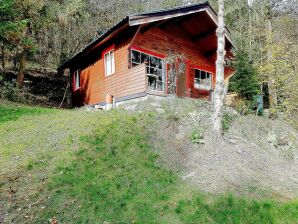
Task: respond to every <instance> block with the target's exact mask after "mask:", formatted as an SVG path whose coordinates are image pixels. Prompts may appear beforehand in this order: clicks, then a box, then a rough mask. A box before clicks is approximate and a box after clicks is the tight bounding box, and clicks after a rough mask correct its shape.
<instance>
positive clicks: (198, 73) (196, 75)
mask: <svg viewBox="0 0 298 224" xmlns="http://www.w3.org/2000/svg"><path fill="white" fill-rule="evenodd" d="M195 78H196V79H199V78H200V70H197V69H196V70H195Z"/></svg>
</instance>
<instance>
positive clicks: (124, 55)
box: [73, 40, 146, 106]
mask: <svg viewBox="0 0 298 224" xmlns="http://www.w3.org/2000/svg"><path fill="white" fill-rule="evenodd" d="M128 47H129V40H127V41H124V42H120V44H116V45H115V56H114V57H115V74H113V75H110V76H107V77H106V76H105V68H104V59H103V58H102V57H101V56H100V57H99V59H98V60H97V61H95V62H94V63H93V64H91V65H88V66H86V67H85V68H81V71H80V74H81V76H80V82H81V88H80V89H78V90H77V91H75V92H74V94H73V102H74V105H75V106H82V105H93V104H98V103H104V102H105V98H106V95H107V94H112V95H113V96H114V97H115V98H116V99H117V98H119V97H124V96H129V95H134V94H138V93H144V92H145V91H146V76H145V73H146V69H145V65H141V66H137V67H134V68H131V69H129V68H128V67H129V66H128ZM98 54H99V55H101V54H102V51H98Z"/></svg>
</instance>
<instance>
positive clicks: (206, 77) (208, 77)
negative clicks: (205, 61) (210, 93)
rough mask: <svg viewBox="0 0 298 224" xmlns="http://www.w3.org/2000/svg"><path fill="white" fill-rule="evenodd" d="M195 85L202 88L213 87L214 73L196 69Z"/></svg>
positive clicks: (209, 88) (208, 88)
mask: <svg viewBox="0 0 298 224" xmlns="http://www.w3.org/2000/svg"><path fill="white" fill-rule="evenodd" d="M194 87H195V88H196V89H200V90H211V89H212V74H211V73H210V72H206V71H202V70H199V69H195V84H194Z"/></svg>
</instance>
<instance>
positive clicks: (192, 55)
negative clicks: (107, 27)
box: [132, 27, 231, 98]
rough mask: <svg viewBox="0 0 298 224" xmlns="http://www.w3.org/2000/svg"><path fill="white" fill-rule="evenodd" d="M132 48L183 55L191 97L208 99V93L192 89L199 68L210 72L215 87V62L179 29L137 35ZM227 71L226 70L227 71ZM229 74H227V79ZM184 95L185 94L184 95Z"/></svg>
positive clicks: (154, 29)
mask: <svg viewBox="0 0 298 224" xmlns="http://www.w3.org/2000/svg"><path fill="white" fill-rule="evenodd" d="M132 46H137V47H141V48H144V49H145V50H148V51H152V52H155V53H157V54H164V55H168V53H169V52H170V51H172V52H174V53H178V54H181V53H183V54H184V56H185V57H186V59H189V60H190V62H189V78H190V80H189V85H190V92H191V93H192V94H191V97H194V98H208V96H209V91H203V90H198V89H196V88H194V74H195V72H194V69H195V68H199V69H201V70H205V71H208V72H211V73H212V74H213V75H212V84H213V87H215V80H216V77H215V60H214V58H208V57H206V56H205V55H204V52H203V51H201V50H199V48H200V47H199V46H198V44H196V43H194V42H193V41H192V40H191V38H190V37H189V36H187V34H186V32H185V31H184V30H183V29H180V28H179V27H176V28H174V27H172V28H171V29H160V28H157V27H155V28H152V29H150V30H148V31H147V32H145V33H139V34H138V35H137V36H136V38H135V39H134V41H133V43H132ZM227 71H228V70H227ZM230 74H231V72H230V71H229V72H227V73H226V74H225V77H226V78H227V77H228V76H229V75H230ZM185 95H186V94H185Z"/></svg>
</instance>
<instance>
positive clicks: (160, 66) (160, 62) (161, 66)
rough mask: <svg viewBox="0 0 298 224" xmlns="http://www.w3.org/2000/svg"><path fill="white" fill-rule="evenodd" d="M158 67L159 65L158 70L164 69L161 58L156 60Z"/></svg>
mask: <svg viewBox="0 0 298 224" xmlns="http://www.w3.org/2000/svg"><path fill="white" fill-rule="evenodd" d="M156 65H157V68H159V69H162V68H163V63H162V60H161V59H160V58H156Z"/></svg>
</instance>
